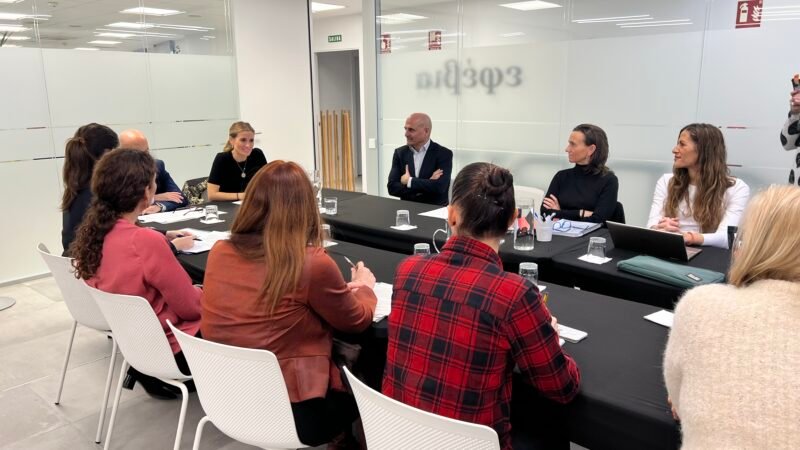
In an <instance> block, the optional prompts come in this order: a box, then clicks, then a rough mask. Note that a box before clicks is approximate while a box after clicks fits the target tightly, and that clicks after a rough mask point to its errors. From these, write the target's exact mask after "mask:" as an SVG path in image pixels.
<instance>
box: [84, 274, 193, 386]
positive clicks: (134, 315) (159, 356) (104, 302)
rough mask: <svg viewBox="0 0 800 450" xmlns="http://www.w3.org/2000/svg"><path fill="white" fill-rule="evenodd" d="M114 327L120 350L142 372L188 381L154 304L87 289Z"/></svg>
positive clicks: (139, 299)
mask: <svg viewBox="0 0 800 450" xmlns="http://www.w3.org/2000/svg"><path fill="white" fill-rule="evenodd" d="M86 289H88V290H89V293H90V294H91V295H92V297H93V298H94V300H95V301H96V302H97V306H99V307H100V311H103V315H104V316H105V317H106V320H108V324H109V325H111V332H112V333H114V339H115V340H116V341H117V344H118V345H119V349H120V350H121V351H122V354H123V355H124V356H125V360H126V361H128V363H129V364H130V365H132V366H133V367H134V368H135V369H136V370H138V371H139V372H142V373H144V374H145V375H150V376H153V377H159V378H168V379H173V380H188V379H190V378H192V377H191V376H187V375H184V374H183V373H181V371H180V369H178V365H177V364H176V363H175V357H174V356H173V354H172V348H171V347H170V346H169V341H167V335H166V334H164V329H163V328H161V322H159V320H158V317H156V313H155V312H154V311H153V307H152V306H150V303H148V302H147V300H145V299H143V298H142V297H137V296H133V295H121V294H110V293H108V292H103V291H101V290H98V289H95V288H93V287H91V286H87V287H86Z"/></svg>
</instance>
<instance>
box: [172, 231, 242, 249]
mask: <svg viewBox="0 0 800 450" xmlns="http://www.w3.org/2000/svg"><path fill="white" fill-rule="evenodd" d="M186 231H188V232H190V233H192V234H193V235H195V237H196V238H197V240H195V241H194V245H193V246H192V248H190V249H187V250H183V253H189V254H193V253H203V252H207V251H209V250H211V247H213V246H214V244H216V243H217V241H221V240H225V239H229V238H230V237H231V234H230V233H229V232H227V231H205V230H196V229H194V228H186Z"/></svg>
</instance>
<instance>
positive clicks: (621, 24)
mask: <svg viewBox="0 0 800 450" xmlns="http://www.w3.org/2000/svg"><path fill="white" fill-rule="evenodd" d="M691 21H692V20H691V19H674V20H649V21H647V22H622V23H618V24H617V26H620V27H625V26H628V25H651V24H652V25H654V24H657V23H679V22H691Z"/></svg>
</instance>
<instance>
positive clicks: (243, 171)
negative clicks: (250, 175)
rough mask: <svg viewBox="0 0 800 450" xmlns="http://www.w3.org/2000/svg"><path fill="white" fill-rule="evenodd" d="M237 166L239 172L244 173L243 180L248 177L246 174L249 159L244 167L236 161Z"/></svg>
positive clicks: (245, 161)
mask: <svg viewBox="0 0 800 450" xmlns="http://www.w3.org/2000/svg"><path fill="white" fill-rule="evenodd" d="M236 165H237V166H238V167H239V170H241V171H242V178H245V177H247V174H246V171H247V159H245V160H244V167H242V166H241V165H239V162H238V161H236Z"/></svg>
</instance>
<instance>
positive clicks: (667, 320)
mask: <svg viewBox="0 0 800 450" xmlns="http://www.w3.org/2000/svg"><path fill="white" fill-rule="evenodd" d="M674 317H675V314H673V313H671V312H669V311H667V310H665V309H662V310H661V311H656V312H654V313H653V314H648V315H646V316H644V318H645V319H646V320H649V321H650V322H653V323H657V324H659V325H662V326H665V327H667V328H672V320H673V318H674Z"/></svg>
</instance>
